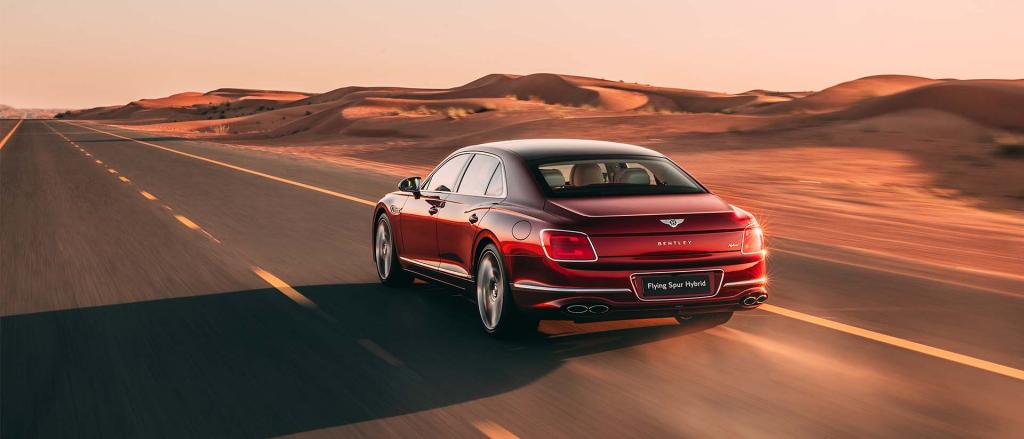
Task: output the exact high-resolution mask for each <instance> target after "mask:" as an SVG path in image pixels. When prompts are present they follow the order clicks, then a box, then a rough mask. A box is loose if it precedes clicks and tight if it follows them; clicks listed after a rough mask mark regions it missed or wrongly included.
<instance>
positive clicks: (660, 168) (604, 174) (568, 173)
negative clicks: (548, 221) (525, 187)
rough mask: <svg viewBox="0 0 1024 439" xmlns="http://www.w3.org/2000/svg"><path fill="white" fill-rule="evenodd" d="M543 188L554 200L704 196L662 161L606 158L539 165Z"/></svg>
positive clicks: (664, 160)
mask: <svg viewBox="0 0 1024 439" xmlns="http://www.w3.org/2000/svg"><path fill="white" fill-rule="evenodd" d="M535 166H536V170H537V174H538V175H539V176H540V178H541V183H542V187H545V188H546V189H547V190H548V191H549V193H550V194H551V195H553V196H556V197H585V196H601V195H645V194H696V193H705V192H707V191H706V190H704V188H703V187H701V185H700V184H698V183H697V182H696V181H695V180H694V179H693V178H692V177H690V176H689V175H687V174H686V173H685V172H683V170H682V169H679V167H678V166H676V165H675V163H672V161H670V160H668V159H666V158H662V157H641V158H632V157H622V158H618V157H608V158H600V159H579V160H560V161H557V162H551V163H539V164H537V165H535Z"/></svg>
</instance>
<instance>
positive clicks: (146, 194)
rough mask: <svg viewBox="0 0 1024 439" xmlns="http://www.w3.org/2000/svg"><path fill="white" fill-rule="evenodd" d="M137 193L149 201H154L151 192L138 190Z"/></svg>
mask: <svg viewBox="0 0 1024 439" xmlns="http://www.w3.org/2000/svg"><path fill="white" fill-rule="evenodd" d="M139 193H140V194H142V196H143V197H146V199H147V200H149V201H156V197H154V196H153V194H151V193H149V192H146V191H139Z"/></svg>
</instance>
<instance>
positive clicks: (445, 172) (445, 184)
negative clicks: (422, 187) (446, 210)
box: [426, 154, 469, 192]
mask: <svg viewBox="0 0 1024 439" xmlns="http://www.w3.org/2000/svg"><path fill="white" fill-rule="evenodd" d="M466 160H469V154H462V155H457V156H455V157H452V159H451V160H448V161H447V162H445V163H444V164H443V165H441V167H440V168H437V171H434V174H433V175H432V176H431V177H430V181H427V185H426V188H427V189H426V190H428V191H439V192H451V191H452V188H454V187H455V182H456V181H457V180H458V179H459V172H460V171H462V165H464V164H466Z"/></svg>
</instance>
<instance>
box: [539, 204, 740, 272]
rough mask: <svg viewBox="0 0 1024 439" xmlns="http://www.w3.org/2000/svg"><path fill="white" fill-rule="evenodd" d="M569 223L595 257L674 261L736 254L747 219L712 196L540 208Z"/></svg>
mask: <svg viewBox="0 0 1024 439" xmlns="http://www.w3.org/2000/svg"><path fill="white" fill-rule="evenodd" d="M546 208H547V209H548V210H550V211H552V212H557V213H560V214H562V215H564V216H566V217H569V218H572V219H574V220H575V222H576V225H575V226H574V230H578V231H580V232H584V233H586V234H588V235H589V236H590V239H591V241H592V242H593V243H594V248H595V249H596V250H597V254H598V256H599V257H601V258H609V257H631V258H639V259H675V258H680V257H686V256H693V255H699V254H708V253H717V252H731V251H739V249H740V245H742V239H743V228H744V227H745V226H746V225H747V224H749V223H750V221H751V219H750V218H749V217H747V216H746V215H745V214H741V213H737V212H736V211H735V210H733V209H732V207H731V206H730V205H729V204H728V203H726V202H725V201H723V200H722V199H721V198H719V197H718V196H716V195H713V194H680V195H645V196H614V197H592V198H563V199H552V200H550V201H548V206H547V207H546Z"/></svg>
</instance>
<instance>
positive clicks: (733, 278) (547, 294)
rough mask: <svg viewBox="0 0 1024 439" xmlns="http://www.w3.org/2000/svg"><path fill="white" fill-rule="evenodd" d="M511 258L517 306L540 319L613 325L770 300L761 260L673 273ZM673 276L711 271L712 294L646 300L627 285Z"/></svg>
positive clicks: (739, 259)
mask: <svg viewBox="0 0 1024 439" xmlns="http://www.w3.org/2000/svg"><path fill="white" fill-rule="evenodd" d="M512 259H513V260H512V261H510V262H511V264H510V265H511V266H512V270H510V271H511V272H512V274H513V276H512V279H511V280H512V282H511V284H512V293H513V297H514V299H515V302H516V305H517V306H518V307H519V308H520V309H521V310H522V311H524V312H525V313H527V314H530V315H533V316H535V317H537V318H542V319H564V320H576V321H586V320H616V319H634V318H653V317H672V316H678V315H691V314H703V313H715V312H729V311H742V310H748V309H752V308H756V307H757V306H758V305H759V304H760V303H762V302H764V301H765V300H767V296H768V290H767V285H766V283H767V279H766V278H765V261H764V257H763V256H762V255H739V254H738V253H737V254H735V255H727V256H719V257H715V258H709V259H708V260H703V261H688V262H689V263H686V264H678V265H676V266H675V267H671V268H667V267H663V266H662V267H648V268H643V269H631V268H626V267H614V266H608V267H600V268H598V267H596V266H587V265H582V264H577V265H575V266H566V265H563V264H557V263H553V262H551V261H548V260H546V259H543V258H525V257H524V258H512ZM712 262H713V263H712ZM673 271H680V272H683V271H712V272H715V273H716V276H715V279H717V280H716V285H715V288H714V291H715V293H714V294H712V295H709V296H704V297H679V298H658V299H649V298H648V299H645V298H644V297H643V295H642V294H641V293H640V292H638V291H637V288H636V285H635V284H634V283H633V282H631V277H634V276H638V275H643V274H644V273H653V272H659V273H663V272H673ZM545 281H546V282H545ZM762 295H763V296H764V297H761V296H762ZM748 297H754V298H759V297H760V298H761V301H760V302H758V303H753V304H751V303H750V302H751V300H750V299H748V300H747V302H748V304H747V305H744V303H743V300H744V299H745V298H748ZM594 305H598V306H597V307H594ZM584 309H586V310H584ZM590 309H593V310H594V311H593V312H592V311H589V310H590Z"/></svg>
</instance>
